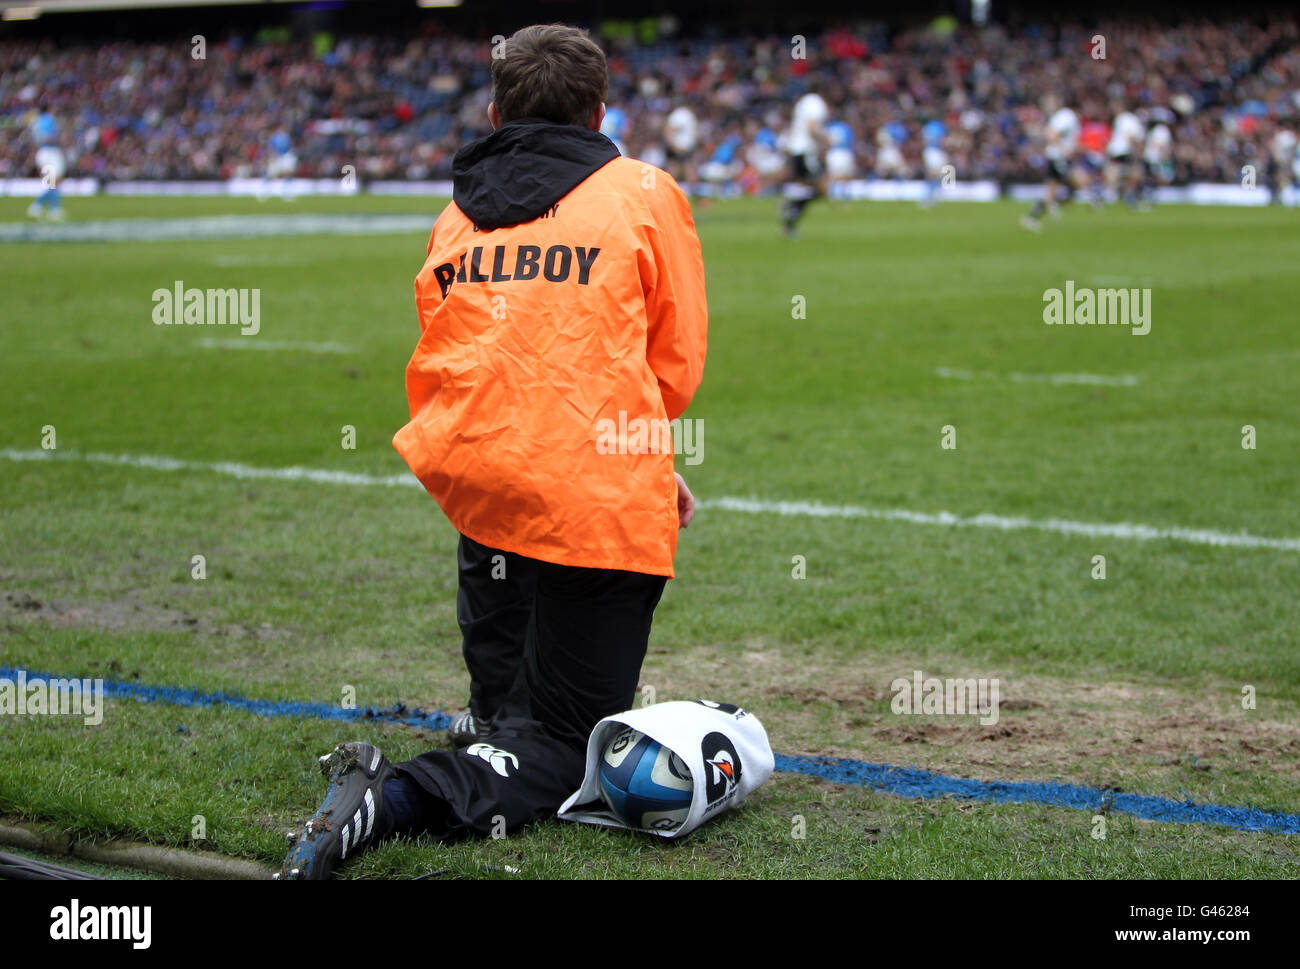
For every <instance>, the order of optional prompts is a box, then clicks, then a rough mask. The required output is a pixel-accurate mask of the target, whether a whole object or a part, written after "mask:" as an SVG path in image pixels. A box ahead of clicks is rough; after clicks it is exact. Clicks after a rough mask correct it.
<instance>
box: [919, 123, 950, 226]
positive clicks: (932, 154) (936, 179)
mask: <svg viewBox="0 0 1300 969" xmlns="http://www.w3.org/2000/svg"><path fill="white" fill-rule="evenodd" d="M947 137H948V128H947V126H945V125H944V123H943V122H942V121H940V120H938V119H937V118H935V119H933V120H930V121H927V122H926V123H925V124H924V125H922V126H921V141H922V143H923V144H924V145H925V148H924V149H923V150H922V152H921V164H922V166H923V167H924V168H925V199H924V201H922V202H921V207H922V208H927V209H928V208H929V207H930V206H931V205H933V204H934V200H935V197H936V196H937V195H938V194H939V189H940V187H941V186H942V184H943V176H944V169H945V168H947V167H948V153H947V152H946V151H944V150H943V140H944V139H945V138H947Z"/></svg>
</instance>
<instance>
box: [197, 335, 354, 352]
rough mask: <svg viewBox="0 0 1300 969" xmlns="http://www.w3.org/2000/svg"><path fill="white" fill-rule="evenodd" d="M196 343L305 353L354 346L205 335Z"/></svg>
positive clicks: (214, 347)
mask: <svg viewBox="0 0 1300 969" xmlns="http://www.w3.org/2000/svg"><path fill="white" fill-rule="evenodd" d="M194 345H195V346H196V347H201V348H202V349H204V350H297V351H301V352H303V353H351V352H352V348H351V347H349V346H344V345H343V344H342V343H295V342H294V341H293V340H249V339H247V338H243V339H241V338H240V337H237V336H236V337H229V338H227V339H225V340H218V339H215V338H214V337H204V338H202V339H200V340H195V341H194Z"/></svg>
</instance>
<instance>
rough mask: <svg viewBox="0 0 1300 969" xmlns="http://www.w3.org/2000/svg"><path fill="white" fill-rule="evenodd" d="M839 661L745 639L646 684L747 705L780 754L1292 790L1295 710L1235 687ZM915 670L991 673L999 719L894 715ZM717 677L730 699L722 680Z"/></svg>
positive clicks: (964, 663)
mask: <svg viewBox="0 0 1300 969" xmlns="http://www.w3.org/2000/svg"><path fill="white" fill-rule="evenodd" d="M841 659H842V661H841V662H840V663H838V664H832V663H831V662H829V661H828V660H827V659H826V658H824V656H817V657H810V656H807V655H804V654H802V651H800V650H799V649H798V648H797V647H790V648H789V649H788V650H786V649H783V648H780V647H773V646H771V645H770V644H759V643H746V644H745V648H744V650H743V652H742V653H741V654H740V656H737V654H736V652H735V651H734V647H730V648H728V647H725V646H715V647H712V648H709V647H698V648H696V649H693V650H684V651H680V652H679V651H674V658H673V660H672V662H671V668H670V669H668V668H666V669H664V670H663V671H662V672H660V671H659V670H656V669H655V667H656V665H657V664H656V662H655V660H654V658H653V657H652V658H651V659H649V660H648V661H647V664H646V670H645V671H644V672H643V674H642V678H643V680H644V681H645V682H646V683H653V684H655V685H656V687H657V693H658V699H660V700H666V699H683V698H694V697H697V696H705V697H711V698H714V699H718V700H727V701H729V702H733V703H740V704H742V705H744V706H746V707H748V708H749V709H751V710H752V711H753V712H754V713H755V714H757V715H758V716H759V717H760V718H761V719H762V721H763V724H764V726H765V727H766V728H767V731H768V734H769V736H770V737H771V739H772V745H773V747H774V748H776V749H777V750H779V751H780V752H781V753H783V754H791V755H799V754H802V755H807V756H814V757H816V756H826V757H843V758H849V759H856V760H867V761H871V762H874V763H890V764H898V765H900V766H915V767H920V768H923V769H926V770H932V771H937V772H941V773H947V774H954V775H957V776H963V777H977V778H983V779H987V780H1009V781H1010V780H1025V781H1058V782H1063V783H1075V784H1085V785H1089V786H1095V787H1099V788H1105V787H1110V788H1113V789H1121V788H1122V789H1124V790H1128V791H1142V792H1143V793H1151V794H1167V795H1168V796H1173V797H1178V796H1180V792H1185V793H1186V794H1187V795H1188V796H1195V797H1197V798H1198V799H1213V800H1221V799H1222V798H1223V797H1226V796H1229V795H1231V794H1232V789H1233V788H1236V789H1237V790H1239V791H1245V792H1247V794H1249V793H1250V792H1253V791H1255V790H1258V786H1257V785H1258V783H1259V781H1256V780H1254V779H1260V780H1262V782H1263V783H1265V784H1266V785H1269V786H1271V787H1272V788H1273V789H1274V790H1282V789H1284V788H1285V787H1286V786H1300V726H1297V723H1296V719H1297V718H1296V711H1295V710H1293V709H1291V708H1290V707H1280V706H1272V707H1268V708H1264V705H1263V704H1261V709H1258V710H1243V709H1242V708H1241V705H1240V686H1239V684H1229V683H1222V684H1213V683H1210V684H1206V683H1200V682H1198V683H1197V684H1195V686H1194V687H1188V688H1179V687H1176V686H1175V685H1171V684H1170V683H1168V682H1167V681H1161V682H1137V681H1102V682H1098V681H1096V680H1090V679H1089V678H1087V677H1086V676H1080V677H1079V679H1077V680H1070V679H1066V678H1060V677H1048V676H1042V675H1029V674H1024V675H1022V674H1020V673H1017V672H1016V671H1015V670H1014V669H1008V668H1005V667H1004V668H984V667H981V666H980V664H977V663H974V662H972V661H971V660H970V659H969V658H967V657H963V656H960V655H955V654H940V653H938V652H936V651H930V652H928V653H927V654H926V655H923V656H919V657H917V656H887V655H880V654H870V655H864V654H857V655H853V656H851V657H842V658H841ZM918 667H920V668H922V669H923V670H924V672H925V675H926V676H927V677H928V676H935V677H940V678H943V677H949V676H951V677H961V678H968V677H985V676H987V677H997V678H998V680H999V683H1000V694H1001V696H1000V704H999V717H998V720H997V722H996V723H993V724H988V725H984V724H981V723H980V722H979V716H978V715H975V714H972V715H969V716H933V715H931V716H923V715H908V714H895V713H894V712H893V711H892V709H891V704H890V701H891V699H892V696H893V694H892V693H891V691H890V684H891V683H892V682H893V681H894V680H895V679H896V678H898V677H909V676H910V675H911V672H912V671H913V670H914V669H916V668H918ZM723 682H725V683H726V684H727V686H726V690H725V693H724V691H721V690H719V689H718V688H717V686H716V684H718V683H723ZM1278 782H1281V784H1279V783H1278ZM1293 782H1294V784H1293ZM1277 796H1278V797H1282V796H1283V795H1281V794H1280V793H1279V794H1278V795H1277ZM1288 803H1289V802H1288Z"/></svg>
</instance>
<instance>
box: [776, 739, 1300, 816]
mask: <svg viewBox="0 0 1300 969" xmlns="http://www.w3.org/2000/svg"><path fill="white" fill-rule="evenodd" d="M776 769H777V770H779V771H787V772H790V773H796V774H810V775H812V776H813V777H820V778H822V779H823V780H828V781H834V782H836V783H838V784H857V785H861V786H862V787H870V788H872V789H873V790H877V791H885V792H886V793H889V794H897V795H899V796H900V797H919V798H940V797H958V798H964V799H967V800H979V801H997V802H1001V803H1010V804H1047V805H1050V806H1052V807H1065V808H1073V809H1075V810H1077V811H1092V812H1094V813H1095V812H1097V811H1099V810H1100V809H1101V808H1103V807H1105V806H1106V805H1107V804H1109V805H1110V807H1109V810H1111V811H1122V812H1124V813H1125V814H1132V815H1134V816H1135V817H1139V818H1148V819H1150V820H1152V821H1168V822H1172V823H1174V824H1195V823H1200V824H1222V825H1226V826H1227V827H1230V828H1237V829H1238V830H1240V831H1278V832H1282V833H1284V834H1300V815H1297V814H1277V813H1273V812H1270V811H1261V810H1260V809H1259V808H1253V807H1230V806H1226V805H1222V804H1196V803H1194V802H1193V801H1192V800H1191V799H1190V798H1189V799H1188V800H1186V801H1170V800H1167V799H1166V798H1163V797H1148V796H1146V795H1144V794H1124V793H1120V792H1117V791H1103V790H1100V789H1098V788H1095V787H1078V786H1076V785H1073V784H1055V783H1041V782H1038V781H979V780H971V779H970V778H965V777H948V776H947V775H944V774H935V773H931V772H930V771H927V770H920V769H919V768H915V767H895V766H894V765H892V764H868V763H865V762H863V761H860V760H844V759H841V758H832V757H787V756H785V755H784V754H777V755H776Z"/></svg>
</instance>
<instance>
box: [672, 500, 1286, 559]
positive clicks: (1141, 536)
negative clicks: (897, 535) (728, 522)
mask: <svg viewBox="0 0 1300 969" xmlns="http://www.w3.org/2000/svg"><path fill="white" fill-rule="evenodd" d="M695 506H696V507H697V508H721V509H725V510H727V511H745V512H754V513H760V514H762V513H766V514H776V515H795V516H804V517H810V518H875V519H880V520H884V521H904V522H911V523H912V524H914V525H946V526H950V527H965V528H997V529H1001V530H1002V531H1016V530H1019V529H1034V530H1037V531H1043V532H1056V533H1057V534H1059V535H1086V536H1088V537H1089V538H1130V539H1136V540H1138V541H1142V542H1151V541H1157V540H1159V539H1172V540H1174V541H1178V542H1190V543H1192V544H1194V545H1218V546H1224V545H1230V546H1237V547H1240V548H1278V549H1284V550H1286V551H1289V552H1300V538H1265V537H1261V536H1259V535H1251V534H1249V533H1248V532H1220V531H1215V530H1213V529H1207V528H1181V527H1177V526H1176V527H1173V528H1158V527H1156V526H1154V525H1137V524H1132V523H1129V522H1116V523H1109V522H1076V521H1070V520H1068V519H1065V518H1039V519H1035V518H1006V517H1003V516H1002V515H974V516H971V517H963V516H961V515H954V514H952V512H947V511H941V512H935V513H930V512H923V511H907V510H906V509H903V508H863V507H861V506H859V505H823V504H821V503H819V502H815V501H759V500H757V499H754V498H713V499H709V500H705V501H697V502H696V503H695Z"/></svg>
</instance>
